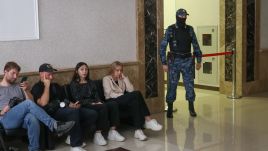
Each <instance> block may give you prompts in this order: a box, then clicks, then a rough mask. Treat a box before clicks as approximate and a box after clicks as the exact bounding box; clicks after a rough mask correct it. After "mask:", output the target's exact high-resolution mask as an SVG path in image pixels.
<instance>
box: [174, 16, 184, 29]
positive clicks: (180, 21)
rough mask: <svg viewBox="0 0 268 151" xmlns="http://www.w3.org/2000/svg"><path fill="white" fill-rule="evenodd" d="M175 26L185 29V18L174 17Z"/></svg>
mask: <svg viewBox="0 0 268 151" xmlns="http://www.w3.org/2000/svg"><path fill="white" fill-rule="evenodd" d="M176 24H177V26H178V27H185V25H186V18H181V17H178V16H176Z"/></svg>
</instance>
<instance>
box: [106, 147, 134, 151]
mask: <svg viewBox="0 0 268 151" xmlns="http://www.w3.org/2000/svg"><path fill="white" fill-rule="evenodd" d="M106 151H130V150H128V149H125V148H122V147H118V148H114V149H109V150H106Z"/></svg>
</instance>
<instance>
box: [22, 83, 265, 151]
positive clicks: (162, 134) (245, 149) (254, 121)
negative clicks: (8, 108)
mask: <svg viewBox="0 0 268 151" xmlns="http://www.w3.org/2000/svg"><path fill="white" fill-rule="evenodd" d="M196 93H197V97H196V104H195V106H196V111H197V113H198V116H197V117H196V118H192V117H190V116H189V113H188V104H187V102H186V101H185V99H184V96H185V92H184V90H183V88H179V89H178V96H177V101H176V102H175V107H176V108H177V109H178V111H177V112H175V113H174V118H173V119H167V118H166V117H165V113H158V114H154V115H153V117H154V118H156V119H157V120H158V121H159V122H160V123H162V124H163V125H164V128H163V130H161V131H159V132H153V131H150V130H145V131H144V132H145V134H146V135H147V136H148V137H149V139H148V140H147V141H138V140H136V139H134V138H133V132H134V130H133V129H132V128H129V127H127V128H124V129H123V130H122V131H121V133H122V135H124V136H125V137H126V138H127V140H126V141H125V142H114V141H109V144H108V145H107V146H97V145H94V144H93V143H92V140H90V139H89V140H87V141H86V143H87V146H86V147H85V149H86V150H88V151H105V150H109V149H113V148H117V147H122V148H125V149H128V150H131V151H267V150H268V118H267V117H266V116H267V115H268V93H261V94H257V95H253V96H248V97H243V98H241V99H237V100H230V99H228V98H227V97H226V95H222V94H219V92H217V91H208V90H201V89H196ZM61 142H62V143H60V144H58V145H57V148H56V150H57V151H65V150H69V149H70V147H69V146H67V145H66V144H65V143H63V141H61ZM23 148H24V147H23Z"/></svg>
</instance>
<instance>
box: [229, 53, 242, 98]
mask: <svg viewBox="0 0 268 151" xmlns="http://www.w3.org/2000/svg"><path fill="white" fill-rule="evenodd" d="M232 51H233V53H232V77H233V78H232V79H233V80H232V94H231V95H229V96H227V98H229V99H239V98H241V96H238V95H237V94H236V50H235V49H234V48H233V49H232Z"/></svg>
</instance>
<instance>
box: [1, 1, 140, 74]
mask: <svg viewBox="0 0 268 151" xmlns="http://www.w3.org/2000/svg"><path fill="white" fill-rule="evenodd" d="M135 4H136V1H135V0H38V7H39V29H40V39H39V40H24V41H6V42H0V52H1V55H0V67H1V66H3V65H4V64H5V62H6V61H10V60H15V61H17V62H18V63H19V64H21V66H22V72H34V71H37V70H38V66H39V65H40V64H42V63H44V62H48V63H51V64H53V65H54V66H55V67H57V68H62V69H64V68H73V67H74V66H75V64H76V63H77V62H79V61H84V62H87V63H88V64H89V65H102V64H109V63H111V62H113V61H114V60H120V61H122V62H127V61H137V54H136V53H137V52H136V50H137V48H136V26H137V25H136V7H135Z"/></svg>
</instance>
